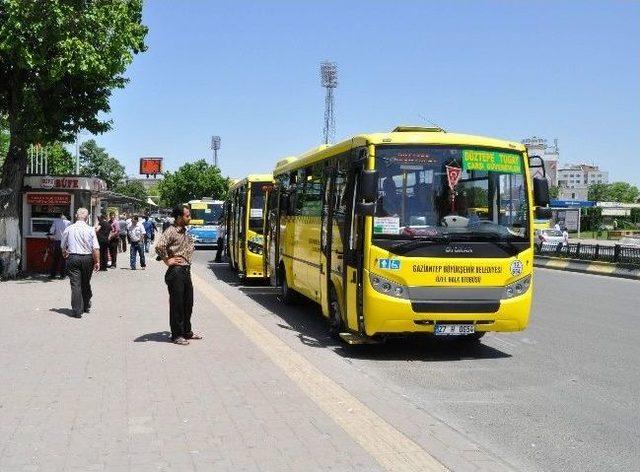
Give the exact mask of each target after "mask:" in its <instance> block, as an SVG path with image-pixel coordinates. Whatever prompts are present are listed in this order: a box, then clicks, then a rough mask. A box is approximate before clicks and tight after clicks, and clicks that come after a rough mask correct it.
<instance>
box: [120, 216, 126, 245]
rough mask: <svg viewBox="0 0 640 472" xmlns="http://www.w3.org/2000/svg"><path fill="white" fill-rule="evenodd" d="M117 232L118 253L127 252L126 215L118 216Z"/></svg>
mask: <svg viewBox="0 0 640 472" xmlns="http://www.w3.org/2000/svg"><path fill="white" fill-rule="evenodd" d="M118 230H119V234H120V252H127V221H126V215H125V214H122V215H120V218H119V219H118Z"/></svg>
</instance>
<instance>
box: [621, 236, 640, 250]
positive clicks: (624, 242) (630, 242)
mask: <svg viewBox="0 0 640 472" xmlns="http://www.w3.org/2000/svg"><path fill="white" fill-rule="evenodd" d="M618 244H620V246H628V247H637V248H640V238H635V237H624V238H620V241H618Z"/></svg>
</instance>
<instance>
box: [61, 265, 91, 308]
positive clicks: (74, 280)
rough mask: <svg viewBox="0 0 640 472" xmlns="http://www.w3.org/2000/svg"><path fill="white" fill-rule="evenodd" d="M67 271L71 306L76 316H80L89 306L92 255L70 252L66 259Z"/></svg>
mask: <svg viewBox="0 0 640 472" xmlns="http://www.w3.org/2000/svg"><path fill="white" fill-rule="evenodd" d="M67 272H68V274H69V282H70V283H71V308H72V309H73V313H74V314H75V315H76V316H81V315H82V313H83V312H85V311H88V310H89V307H90V306H91V296H92V295H93V294H92V292H91V275H92V274H93V256H92V255H91V254H71V255H70V256H69V257H68V259H67Z"/></svg>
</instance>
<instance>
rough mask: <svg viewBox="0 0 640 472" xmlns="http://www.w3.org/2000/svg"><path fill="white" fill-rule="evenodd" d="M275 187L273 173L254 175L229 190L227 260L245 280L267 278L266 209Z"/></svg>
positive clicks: (238, 182)
mask: <svg viewBox="0 0 640 472" xmlns="http://www.w3.org/2000/svg"><path fill="white" fill-rule="evenodd" d="M272 186H273V176H272V175H271V174H253V175H249V176H247V177H245V178H244V179H242V180H239V181H237V182H234V183H233V184H232V185H231V186H230V187H229V194H228V197H227V201H226V205H225V213H226V218H225V222H226V225H227V226H226V238H227V257H228V260H229V265H230V266H231V267H232V268H234V269H236V270H237V271H238V275H239V277H240V278H241V279H245V278H262V277H265V270H264V260H263V250H262V246H263V235H262V232H263V225H264V218H263V209H264V199H265V192H267V190H268V189H269V188H270V187H272Z"/></svg>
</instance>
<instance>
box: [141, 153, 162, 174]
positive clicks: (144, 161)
mask: <svg viewBox="0 0 640 472" xmlns="http://www.w3.org/2000/svg"><path fill="white" fill-rule="evenodd" d="M140 174H143V175H157V174H162V158H161V157H141V158H140Z"/></svg>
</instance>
